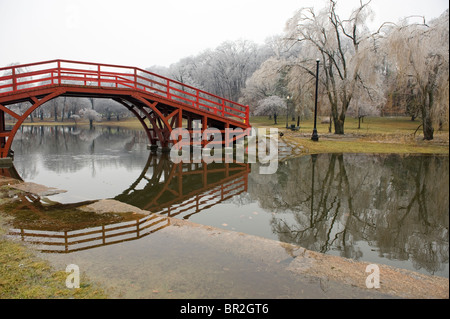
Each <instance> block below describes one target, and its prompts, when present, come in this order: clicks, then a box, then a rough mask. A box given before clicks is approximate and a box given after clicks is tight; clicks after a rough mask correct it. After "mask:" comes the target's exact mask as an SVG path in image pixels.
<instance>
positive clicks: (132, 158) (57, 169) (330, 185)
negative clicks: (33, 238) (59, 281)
mask: <svg viewBox="0 0 450 319" xmlns="http://www.w3.org/2000/svg"><path fill="white" fill-rule="evenodd" d="M18 137H19V135H18ZM20 137H21V138H17V139H16V140H15V141H14V143H15V144H13V147H14V150H15V154H16V159H15V166H16V169H17V172H18V174H19V176H21V177H22V178H23V179H24V180H26V181H33V182H37V183H40V184H44V185H48V186H51V187H57V188H61V189H68V190H69V191H68V193H67V194H63V195H61V196H71V200H72V202H73V199H80V200H78V201H86V200H94V199H100V198H115V199H117V200H120V201H122V202H125V203H128V204H131V205H134V206H137V207H139V208H141V209H145V210H149V211H151V212H158V213H159V214H161V215H159V216H162V217H161V218H162V219H161V222H160V223H157V224H154V225H153V226H151V227H147V228H145V229H146V231H148V232H149V234H150V233H151V231H152V230H155V229H157V228H158V227H161V226H163V225H166V224H167V218H166V219H164V217H166V216H171V217H176V218H184V219H189V220H191V221H194V222H198V223H201V224H205V225H211V226H215V227H222V228H226V229H231V230H236V231H240V232H244V233H248V234H252V235H258V236H263V237H267V238H271V239H276V240H280V241H282V242H288V243H293V244H298V245H300V246H302V247H305V248H307V249H310V250H314V251H319V252H323V253H326V254H334V255H340V256H343V257H347V258H352V259H355V260H364V261H369V262H375V263H384V264H389V265H393V266H395V267H400V268H406V269H411V270H415V271H420V272H424V273H427V274H437V275H440V276H445V277H448V217H449V208H448V207H449V199H448V198H449V182H448V178H449V159H448V156H419V155H417V156H398V155H355V154H344V155H343V154H321V155H313V156H303V157H299V158H294V159H289V160H286V161H282V162H280V165H279V168H278V171H277V173H276V174H273V175H259V174H258V172H259V167H258V164H252V166H251V168H250V167H249V166H246V165H239V164H209V165H205V164H183V165H175V164H173V163H172V162H170V161H169V160H168V159H167V158H162V157H160V155H159V156H154V154H153V155H152V154H151V153H150V151H148V150H147V149H146V145H147V137H146V136H145V134H143V133H142V132H140V131H134V130H125V129H116V128H97V129H96V130H95V131H92V130H81V129H77V128H70V129H69V128H67V127H66V128H58V127H55V128H47V127H44V128H24V129H23V132H22V134H21V135H20ZM86 189H87V190H88V191H86ZM51 198H52V199H54V200H56V201H60V200H61V199H63V201H64V197H57V196H52V197H51ZM27 202H28V203H30V202H33V200H27ZM72 205H75V203H72ZM46 209H48V208H46ZM28 210H29V211H32V209H31V208H30V209H28ZM35 215H36V216H37V215H39V214H37V213H36V214H35ZM57 216H58V217H57ZM61 216H69V215H66V214H64V215H62V214H59V215H58V213H57V212H55V213H54V214H53V215H52V218H53V222H54V225H57V223H56V222H55V221H58V222H59V223H60V222H61ZM33 218H37V217H33ZM146 218H147V216H127V217H124V216H120V217H118V216H112V215H111V216H101V218H100V217H99V216H97V217H96V218H93V217H92V214H90V215H89V214H86V213H84V214H79V215H77V216H76V218H75V217H74V218H73V219H72V220H69V219H68V218H67V219H66V221H67V222H66V223H65V224H64V227H62V226H61V225H60V226H58V227H60V229H58V228H57V226H54V227H53V228H46V229H44V228H39V231H55V232H58V231H63V230H64V231H69V232H70V231H77V232H79V233H82V231H81V230H82V229H87V230H86V231H87V232H91V231H95V232H96V233H95V236H97V237H99V238H97V239H98V242H97V243H96V244H102V240H104V242H105V243H106V242H107V240H106V239H104V237H105V236H106V235H103V233H102V232H101V227H106V229H107V228H109V227H110V228H114V227H122V226H123V228H120V229H122V230H123V231H130V232H131V233H129V234H128V235H129V237H126V238H125V237H123V238H122V237H120V236H118V235H117V236H114V238H113V237H111V241H113V240H119V239H124V238H125V239H127V238H134V239H138V238H140V237H139V236H141V235H145V234H146V233H145V232H143V231H142V227H145V226H146V225H150V224H152V223H154V222H156V220H153V221H150V220H147V219H146ZM27 220H28V221H27ZM30 220H32V218H31V217H30V216H28V217H26V218H23V219H22V222H21V223H22V226H20V225H16V226H15V227H16V228H17V229H37V228H36V227H35V226H36V225H40V226H42V225H47V226H48V225H51V224H52V223H51V222H49V221H48V219H47V220H44V221H43V222H41V223H34V224H33V223H31V222H30ZM75 221H77V222H82V221H83V223H84V224H83V226H77V227H75V225H80V224H77V223H76V222H75ZM89 223H90V224H89ZM122 223H124V224H123V225H122ZM164 223H166V224H164ZM113 224H116V226H106V225H113ZM31 225H34V227H35V228H30V227H31ZM69 225H71V226H72V227H69ZM141 226H142V227H141ZM94 227H97V228H98V229H94V230H92V229H90V228H94ZM75 228H76V229H75ZM139 231H140V232H139ZM117 232H120V231H117ZM59 235H61V234H59ZM71 235H74V234H73V233H72V234H71ZM95 236H93V237H95ZM133 236H134V237H133ZM100 237H102V238H100ZM130 240H131V239H130ZM89 245H90V244H88V243H87V242H86V243H85V246H83V247H82V248H83V249H86V247H90V246H89ZM78 248H80V247H78ZM78 248H75V247H71V249H78ZM64 249H66V248H65V247H64ZM67 251H70V249H69V250H67Z"/></svg>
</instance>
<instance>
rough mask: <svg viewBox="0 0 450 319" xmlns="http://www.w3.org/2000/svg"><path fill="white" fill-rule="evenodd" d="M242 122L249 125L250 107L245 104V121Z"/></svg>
mask: <svg viewBox="0 0 450 319" xmlns="http://www.w3.org/2000/svg"><path fill="white" fill-rule="evenodd" d="M244 124H247V126H248V125H250V108H249V106H248V105H246V106H245V123H244Z"/></svg>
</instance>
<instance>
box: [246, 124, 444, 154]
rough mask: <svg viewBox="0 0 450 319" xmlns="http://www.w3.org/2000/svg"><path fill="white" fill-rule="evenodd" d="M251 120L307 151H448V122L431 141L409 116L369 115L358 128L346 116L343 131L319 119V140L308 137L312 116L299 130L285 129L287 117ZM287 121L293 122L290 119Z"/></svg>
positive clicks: (311, 128) (400, 152) (433, 152)
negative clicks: (337, 132) (340, 133)
mask: <svg viewBox="0 0 450 319" xmlns="http://www.w3.org/2000/svg"><path fill="white" fill-rule="evenodd" d="M250 123H251V124H252V125H253V126H255V127H276V128H278V129H279V131H280V132H283V133H284V137H283V140H284V141H285V142H287V143H289V144H291V145H293V146H303V147H304V149H306V150H307V151H308V153H335V152H338V153H341V152H343V153H397V154H402V153H403V154H405V153H423V154H448V153H449V146H448V145H449V143H448V142H449V131H448V126H446V127H444V128H443V130H442V131H436V132H435V134H434V136H435V139H434V140H433V141H424V140H423V134H422V131H421V129H419V130H417V128H418V127H419V125H420V122H419V121H414V122H413V121H411V120H410V118H408V117H368V118H365V119H364V122H363V123H361V128H360V129H358V120H357V119H354V118H347V119H346V122H345V134H344V135H336V134H333V131H332V133H329V124H321V123H318V125H317V131H318V134H319V142H313V141H311V135H312V131H313V127H314V122H313V120H307V121H303V122H300V130H299V131H296V132H292V131H291V130H287V129H286V119H284V122H283V121H281V123H280V120H278V125H273V119H272V120H269V119H268V117H267V116H265V117H252V118H251V119H250ZM290 124H296V122H295V123H294V121H289V125H290ZM416 130H417V131H416Z"/></svg>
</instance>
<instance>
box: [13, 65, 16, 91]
mask: <svg viewBox="0 0 450 319" xmlns="http://www.w3.org/2000/svg"><path fill="white" fill-rule="evenodd" d="M12 83H13V92H14V91H16V89H17V80H16V68H15V67H13V68H12Z"/></svg>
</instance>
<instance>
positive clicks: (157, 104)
mask: <svg viewBox="0 0 450 319" xmlns="http://www.w3.org/2000/svg"><path fill="white" fill-rule="evenodd" d="M58 96H72V97H96V98H110V99H112V100H114V101H116V102H118V103H120V104H122V105H123V106H125V107H126V108H127V109H128V110H130V111H131V112H132V113H133V114H134V116H136V117H137V118H138V119H139V121H140V122H141V124H142V126H143V128H144V130H145V131H146V134H147V136H148V138H149V141H150V143H151V145H152V147H155V148H157V147H162V148H163V150H164V149H166V150H167V149H168V147H169V145H170V144H171V143H174V142H175V141H172V140H171V139H170V135H171V134H170V133H171V131H172V130H173V129H174V128H181V127H182V126H183V125H185V126H186V128H187V129H188V130H192V129H193V124H192V123H193V121H195V120H198V121H200V122H201V123H202V130H205V129H207V128H208V127H210V126H214V127H216V128H218V129H220V130H222V132H224V130H225V129H226V128H237V127H239V128H243V129H246V128H249V127H250V123H249V108H248V106H244V105H241V104H239V103H236V102H233V101H230V100H228V99H225V98H222V97H219V96H216V95H214V94H210V93H208V92H205V91H202V90H200V89H197V88H194V87H192V86H189V85H186V84H184V83H181V82H177V81H174V80H171V79H169V78H166V77H163V76H160V75H157V74H154V73H151V72H148V71H146V70H142V69H139V68H135V67H127V66H119V65H110V64H100V63H89V62H80V61H69V60H51V61H45V62H36V63H30V64H23V65H14V66H9V67H4V68H0V158H8V157H10V156H11V145H12V142H13V139H14V136H15V134H16V132H17V130H18V129H19V127H20V126H21V125H22V123H23V122H24V121H25V119H26V118H27V117H28V116H29V115H30V114H31V113H32V112H33V111H34V110H36V109H37V108H38V107H40V106H41V105H42V104H44V103H46V102H48V101H50V100H52V99H54V98H56V97H58ZM25 101H28V102H30V103H31V106H30V107H29V108H28V109H26V110H25V112H24V113H23V114H18V113H16V112H14V111H13V110H11V109H10V108H9V107H8V106H10V105H13V104H15V103H20V102H25ZM5 114H9V115H10V116H12V117H13V118H15V119H16V121H17V122H16V123H15V124H14V127H13V128H12V129H11V130H7V129H6V125H5Z"/></svg>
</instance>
